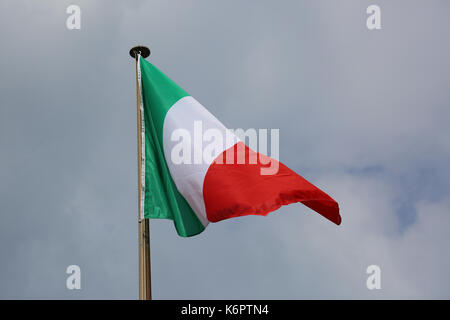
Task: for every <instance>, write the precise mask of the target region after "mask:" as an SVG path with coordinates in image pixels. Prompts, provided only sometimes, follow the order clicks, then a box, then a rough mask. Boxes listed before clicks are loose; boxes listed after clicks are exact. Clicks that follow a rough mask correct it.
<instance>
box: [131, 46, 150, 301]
mask: <svg viewBox="0 0 450 320" xmlns="http://www.w3.org/2000/svg"><path fill="white" fill-rule="evenodd" d="M139 55H140V56H141V57H142V58H147V57H148V56H149V55H150V50H149V49H148V48H147V47H143V46H136V47H133V48H131V49H130V56H131V57H132V58H134V59H135V61H136V102H137V103H136V106H137V146H138V148H137V149H138V155H137V158H138V199H139V200H138V209H139V212H138V223H139V235H138V237H139V300H151V299H152V286H151V269H150V224H149V219H142V217H141V210H142V208H141V197H142V191H143V190H142V148H141V147H142V136H141V120H142V116H143V115H142V114H141V92H140V84H139V78H138V56H139Z"/></svg>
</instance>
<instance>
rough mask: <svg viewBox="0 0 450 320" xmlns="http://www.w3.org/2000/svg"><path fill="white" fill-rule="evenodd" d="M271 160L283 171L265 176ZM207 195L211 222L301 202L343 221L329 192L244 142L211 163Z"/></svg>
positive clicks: (206, 204)
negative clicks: (263, 170)
mask: <svg viewBox="0 0 450 320" xmlns="http://www.w3.org/2000/svg"><path fill="white" fill-rule="evenodd" d="M238 145H240V146H239V147H238ZM240 148H242V149H240ZM239 149H240V150H245V163H244V164H238V163H237V156H238V151H237V150H239ZM233 152H234V161H228V162H229V163H230V162H233V163H231V164H227V163H226V155H227V154H228V156H229V157H230V155H231V158H229V159H232V158H233ZM255 154H256V155H258V161H257V163H256V164H250V163H249V158H251V156H255ZM268 159H270V160H271V161H275V162H274V163H277V164H278V165H279V170H278V172H277V173H276V174H273V175H261V168H268V167H269V166H270V165H265V164H263V163H267V160H268ZM260 160H262V161H263V163H261V161H260ZM203 198H204V200H205V207H206V215H207V217H208V220H209V221H211V222H217V221H221V220H224V219H229V218H233V217H239V216H245V215H249V214H257V215H267V214H268V213H269V212H271V211H274V210H276V209H278V208H279V207H281V206H283V205H287V204H290V203H294V202H301V203H303V204H304V205H306V206H308V207H309V208H311V209H313V210H314V211H316V212H318V213H320V214H321V215H323V216H324V217H326V218H327V219H329V220H331V221H333V222H334V223H336V224H338V225H339V224H340V223H341V216H340V215H339V206H338V203H337V202H336V201H334V200H333V199H332V198H331V197H330V196H329V195H327V194H326V193H325V192H323V191H322V190H320V189H319V188H317V187H315V186H314V185H313V184H311V183H310V182H308V181H306V180H305V179H304V178H302V177H301V176H299V175H298V174H296V173H295V172H294V171H292V170H291V169H289V168H288V167H286V166H285V165H283V164H282V163H281V162H278V161H277V160H274V159H272V158H269V157H267V156H265V155H262V154H259V153H255V151H253V150H251V149H250V148H248V147H247V146H246V145H244V144H243V143H242V142H239V143H237V144H236V145H234V146H233V147H231V148H229V149H228V150H226V151H224V152H223V153H222V154H221V155H219V157H217V158H216V160H215V161H214V162H213V164H211V166H210V167H209V169H208V172H207V173H206V176H205V180H204V183H203Z"/></svg>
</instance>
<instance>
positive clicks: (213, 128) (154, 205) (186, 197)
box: [138, 56, 341, 237]
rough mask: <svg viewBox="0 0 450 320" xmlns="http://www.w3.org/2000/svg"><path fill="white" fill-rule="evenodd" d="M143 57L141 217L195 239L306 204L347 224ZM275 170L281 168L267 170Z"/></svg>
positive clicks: (319, 194) (333, 205) (319, 195)
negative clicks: (224, 223) (226, 223)
mask: <svg viewBox="0 0 450 320" xmlns="http://www.w3.org/2000/svg"><path fill="white" fill-rule="evenodd" d="M138 59H139V61H138V83H139V86H140V93H141V97H140V101H141V103H140V108H141V114H142V117H141V124H140V135H141V140H142V145H141V146H140V147H141V148H142V149H141V153H142V161H141V174H142V176H141V179H142V192H141V199H140V203H141V212H140V217H141V219H145V218H159V219H171V220H173V221H174V224H175V228H176V230H177V232H178V235H180V236H183V237H188V236H193V235H196V234H199V233H200V232H202V231H203V230H204V229H205V227H206V226H207V225H208V223H209V222H218V221H221V220H224V219H228V218H232V217H239V216H244V215H250V214H254V215H267V214H268V213H269V212H271V211H274V210H276V209H278V208H279V207H281V206H282V205H287V204H290V203H295V202H301V203H303V204H304V205H306V206H308V207H309V208H311V209H313V210H315V211H316V212H318V213H319V214H321V215H322V216H324V217H326V218H328V219H329V220H331V221H332V222H334V223H336V224H338V225H339V224H340V223H341V217H340V215H339V206H338V204H337V202H336V201H334V200H333V199H332V198H331V197H330V196H328V195H327V194H326V193H325V192H323V191H321V190H320V189H318V188H317V187H315V186H314V185H312V184H311V183H310V182H308V181H306V180H305V179H304V178H302V177H301V176H300V175H298V174H296V173H295V172H294V171H292V170H290V169H289V168H288V167H286V166H285V165H283V164H282V163H281V162H278V161H277V160H275V159H272V158H270V157H268V156H267V155H264V154H262V153H258V152H256V151H254V150H252V149H250V148H249V147H248V146H246V145H245V144H244V142H243V141H241V140H240V139H239V138H238V137H237V136H236V135H234V133H233V132H232V131H231V130H228V129H227V128H226V127H225V126H224V125H223V124H222V123H221V122H220V121H219V120H217V119H216V118H215V117H214V116H213V115H212V114H211V113H210V112H209V111H208V110H206V109H205V108H204V107H203V106H202V105H201V104H200V103H199V102H198V101H197V100H195V99H194V98H193V97H192V96H190V95H189V94H188V93H187V92H186V91H185V90H183V89H182V88H181V87H179V86H178V85H177V84H176V83H175V82H173V81H172V80H171V79H169V78H168V77H167V76H166V75H165V74H164V73H162V72H161V71H160V70H159V69H158V68H156V67H155V66H154V65H153V64H151V63H150V62H148V61H146V60H145V59H142V58H141V57H140V56H139V58H138ZM206 142H207V143H206ZM270 168H277V170H276V172H269V173H267V172H264V170H266V171H267V170H269V169H270Z"/></svg>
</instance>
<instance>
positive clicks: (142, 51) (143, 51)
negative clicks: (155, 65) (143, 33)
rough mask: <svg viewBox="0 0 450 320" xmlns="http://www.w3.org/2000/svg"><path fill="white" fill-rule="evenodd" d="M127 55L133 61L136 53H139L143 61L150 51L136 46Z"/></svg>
mask: <svg viewBox="0 0 450 320" xmlns="http://www.w3.org/2000/svg"><path fill="white" fill-rule="evenodd" d="M129 53H130V56H131V57H132V58H133V59H136V53H140V54H141V56H142V57H143V58H144V59H145V58H147V57H148V56H149V55H150V49H149V48H147V47H144V46H136V47H133V48H131V49H130V52H129Z"/></svg>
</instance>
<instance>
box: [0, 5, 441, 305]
mask: <svg viewBox="0 0 450 320" xmlns="http://www.w3.org/2000/svg"><path fill="white" fill-rule="evenodd" d="M70 4H77V5H79V6H80V8H81V11H82V14H81V29H80V30H68V29H67V28H66V19H67V17H68V14H66V8H67V7H68V6H69V5H70ZM371 4H377V5H379V6H380V7H381V24H382V29H381V30H375V31H370V30H368V29H367V27H366V19H367V16H368V15H367V14H366V8H367V7H368V6H369V5H371ZM449 9H450V2H448V1H445V0H441V1H437V0H435V1H425V0H422V1H406V0H403V1H400V0H398V1H386V0H371V1H366V0H352V1H350V0H346V1H332V0H328V1H323V0H321V1H312V0H310V1H306V0H305V1H299V0H295V1H287V0H286V1H281V2H280V1H250V0H249V1H229V0H228V1H218V0H215V1H206V0H170V1H167V0H159V1H106V0H102V1H100V0H98V1H92V0H89V1H87V0H86V1H82V0H77V1H72V0H71V1H49V0H41V1H35V0H33V1H32V0H28V1H25V0H2V1H1V2H0V41H1V50H0V298H3V299H15V298H19V299H23V298H27V299H30V298H31V299H48V298H57V299H103V298H105V299H135V298H137V297H138V273H137V268H138V251H137V186H136V181H137V169H136V111H135V108H136V105H135V103H136V102H135V99H136V97H135V78H134V77H135V69H134V63H133V60H132V59H131V58H130V57H129V56H128V50H129V49H130V48H131V47H132V46H134V45H136V44H144V45H147V46H149V47H150V49H151V50H152V55H151V57H150V58H149V60H150V61H152V62H153V63H154V64H155V65H157V66H158V67H159V68H160V69H162V70H163V71H164V72H165V73H166V74H168V75H169V76H170V77H171V78H172V79H174V80H175V81H176V82H178V83H179V84H180V85H181V86H182V87H184V88H185V89H186V90H187V91H188V92H189V93H190V94H192V95H193V96H194V97H195V98H196V99H197V100H199V101H200V102H201V103H202V104H203V105H204V106H206V107H207V108H208V109H209V110H210V111H211V112H212V113H213V114H214V115H215V116H216V117H217V118H218V119H220V120H221V121H222V122H223V123H224V124H225V125H226V126H227V127H229V128H279V129H280V160H281V161H282V162H283V163H285V164H286V165H287V166H289V167H290V168H292V169H293V170H295V171H296V172H298V173H300V174H301V175H302V176H304V177H305V178H307V179H308V180H310V181H311V182H312V183H314V184H316V185H317V186H319V187H320V188H322V189H323V190H324V191H326V192H327V193H328V194H330V195H331V196H332V197H333V198H334V199H336V200H337V201H338V202H339V204H340V207H341V215H342V218H343V222H342V225H341V226H336V225H334V224H333V223H331V222H329V221H327V220H326V219H324V218H323V217H321V216H319V215H318V214H316V213H314V212H313V211H311V210H310V209H308V208H307V207H305V206H303V205H301V204H292V205H289V206H286V207H283V208H281V209H280V210H278V211H276V212H274V213H271V214H270V215H269V216H267V217H260V216H247V217H242V218H237V219H231V220H227V221H222V222H220V223H216V224H210V225H209V227H208V228H207V229H206V231H205V232H204V233H202V234H200V235H198V236H195V237H193V238H188V239H185V238H180V237H178V236H177V234H176V231H175V229H174V226H173V224H172V222H171V221H164V220H158V221H155V220H152V221H151V258H152V277H153V278H152V281H153V294H154V298H156V299H175V298H178V299H179V298H182V299H184V298H193V299H197V298H208V299H209V298H216V299H241V298H246V299H250V298H261V299H313V298H319V299H323V298H331V299H336V298H343V299H348V298H356V299H361V298H367V299H380V298H388V299H390V298H426V299H429V298H447V299H448V298H450V286H449V283H450V273H449V272H448V271H449V269H450V250H449V248H448V243H449V241H450V235H449V231H448V230H449V228H450V195H449V190H450V170H449V169H448V163H449V162H450V139H449V136H450V125H449V120H450V108H449V106H450V91H449V90H448V84H449V81H450V62H449V59H448V57H449V56H450V45H449V43H448V41H446V39H447V38H448V30H450V19H449V18H448V12H449ZM72 264H76V265H79V266H80V267H81V273H82V284H81V285H82V288H81V290H68V289H67V288H66V278H67V276H68V275H67V274H66V268H67V266H69V265H72ZM372 264H375V265H378V266H380V268H381V287H382V288H381V289H380V290H368V289H367V287H366V279H367V277H368V275H367V274H366V268H367V266H369V265H372Z"/></svg>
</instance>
